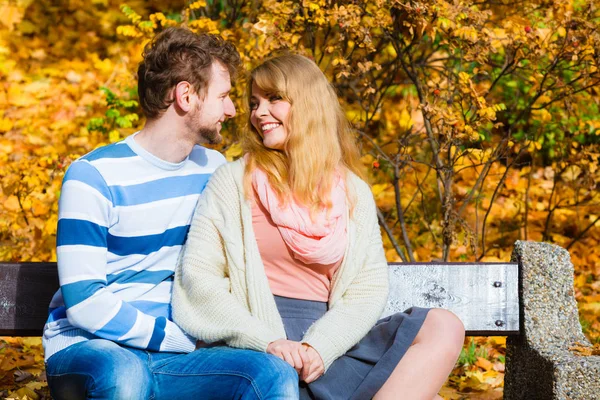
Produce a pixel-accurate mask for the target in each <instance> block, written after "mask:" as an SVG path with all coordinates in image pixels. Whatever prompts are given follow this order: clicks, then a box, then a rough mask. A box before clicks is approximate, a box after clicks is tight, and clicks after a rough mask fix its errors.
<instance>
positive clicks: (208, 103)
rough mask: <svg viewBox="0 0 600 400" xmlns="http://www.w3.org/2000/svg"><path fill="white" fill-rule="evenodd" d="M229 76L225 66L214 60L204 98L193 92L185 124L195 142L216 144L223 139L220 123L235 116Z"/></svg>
mask: <svg viewBox="0 0 600 400" xmlns="http://www.w3.org/2000/svg"><path fill="white" fill-rule="evenodd" d="M230 91H231V77H230V76H229V71H228V70H227V68H226V67H225V66H223V65H222V64H221V63H219V62H214V63H213V64H212V67H211V78H210V81H209V82H208V87H207V89H206V93H205V96H204V98H202V97H201V96H200V95H198V94H195V95H194V96H195V98H196V102H195V106H194V109H193V110H192V111H191V112H189V113H188V114H187V115H186V126H187V127H188V129H189V132H190V134H192V135H193V136H194V137H195V138H196V143H198V144H202V143H209V144H216V143H220V142H221V140H223V137H222V136H221V134H220V132H221V124H222V123H223V122H224V121H225V120H226V119H227V118H232V117H234V116H235V106H234V105H233V101H231V98H230V97H229V92H230Z"/></svg>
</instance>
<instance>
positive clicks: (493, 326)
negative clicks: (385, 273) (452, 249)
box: [383, 263, 519, 336]
mask: <svg viewBox="0 0 600 400" xmlns="http://www.w3.org/2000/svg"><path fill="white" fill-rule="evenodd" d="M518 274H519V266H518V264H512V263H472V264H470V263H443V264H442V263H414V264H391V265H390V296H389V300H388V305H387V307H386V310H385V311H384V314H383V315H384V316H386V315H390V314H392V313H395V312H398V311H404V310H405V309H407V308H409V307H411V306H420V307H437V308H445V309H448V310H451V311H452V312H454V313H455V314H456V315H458V316H459V317H460V319H461V320H462V321H463V323H464V325H465V329H466V331H467V335H469V336H494V335H499V336H509V335H518V334H519V292H518V283H519V282H518Z"/></svg>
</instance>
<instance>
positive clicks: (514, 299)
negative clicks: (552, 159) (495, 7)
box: [0, 263, 519, 336]
mask: <svg viewBox="0 0 600 400" xmlns="http://www.w3.org/2000/svg"><path fill="white" fill-rule="evenodd" d="M517 277H518V265H517V264H510V263H503V264H489V263H484V264H469V263H446V264H443V263H416V264H390V297H389V302H388V307H387V308H386V310H385V312H384V315H388V314H391V313H394V312H397V311H403V310H405V309H407V308H408V307H411V306H413V305H414V306H421V307H438V308H446V309H449V310H452V311H453V312H454V313H455V314H457V315H458V316H459V317H460V318H461V320H462V321H463V323H464V324H465V328H466V329H467V334H468V335H471V336H490V335H501V336H506V335H516V334H518V333H519V298H518V290H517V287H518V285H517V284H518V280H517ZM57 288H58V272H57V269H56V263H0V336H41V334H42V328H43V326H44V323H45V322H46V319H47V318H48V304H50V299H51V298H52V296H53V295H54V293H55V292H56V289H57Z"/></svg>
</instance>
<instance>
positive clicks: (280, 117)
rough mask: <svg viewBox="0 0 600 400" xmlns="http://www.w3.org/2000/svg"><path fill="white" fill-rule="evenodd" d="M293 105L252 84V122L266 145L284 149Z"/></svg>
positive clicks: (271, 147)
mask: <svg viewBox="0 0 600 400" xmlns="http://www.w3.org/2000/svg"><path fill="white" fill-rule="evenodd" d="M291 107H292V105H291V104H290V103H288V102H287V101H285V100H282V99H281V98H280V97H278V96H277V95H274V94H272V93H265V92H264V91H263V90H262V89H261V88H259V87H258V86H257V85H256V83H253V84H252V96H251V98H250V122H251V123H252V126H253V127H254V128H255V129H256V130H257V131H258V133H259V134H260V135H261V137H262V139H263V144H264V145H265V147H267V148H269V149H273V150H283V147H284V145H285V141H286V140H287V137H288V130H287V129H288V128H287V124H288V114H289V113H290V108H291Z"/></svg>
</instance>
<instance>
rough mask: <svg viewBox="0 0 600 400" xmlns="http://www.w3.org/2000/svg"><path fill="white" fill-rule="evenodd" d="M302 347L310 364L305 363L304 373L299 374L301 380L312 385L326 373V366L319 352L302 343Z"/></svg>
mask: <svg viewBox="0 0 600 400" xmlns="http://www.w3.org/2000/svg"><path fill="white" fill-rule="evenodd" d="M302 347H303V348H304V349H305V353H306V355H307V356H308V362H304V367H303V368H302V371H300V372H298V374H299V375H300V380H302V381H304V382H306V383H311V382H314V381H316V380H317V379H319V378H320V377H321V375H323V372H325V365H324V364H323V359H322V358H321V355H320V354H319V352H317V351H316V350H315V349H314V348H313V347H312V346H310V345H308V344H306V343H302Z"/></svg>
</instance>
